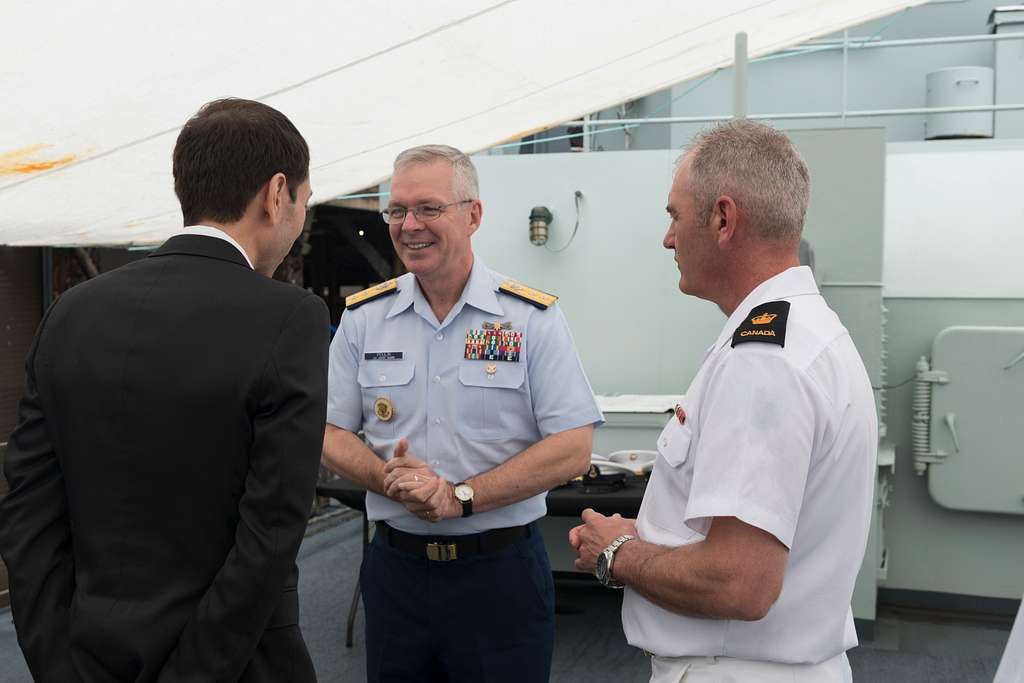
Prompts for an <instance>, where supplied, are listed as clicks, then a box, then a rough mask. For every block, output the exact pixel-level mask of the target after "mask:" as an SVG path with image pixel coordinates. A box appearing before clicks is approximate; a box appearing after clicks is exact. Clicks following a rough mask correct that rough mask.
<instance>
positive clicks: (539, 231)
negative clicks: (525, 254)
mask: <svg viewBox="0 0 1024 683" xmlns="http://www.w3.org/2000/svg"><path fill="white" fill-rule="evenodd" d="M552 220H554V216H552V215H551V212H550V211H548V207H546V206H535V207H533V211H531V212H530V242H532V243H533V245H534V246H536V247H542V246H544V245H545V244H546V243H547V241H548V226H549V225H551V221H552Z"/></svg>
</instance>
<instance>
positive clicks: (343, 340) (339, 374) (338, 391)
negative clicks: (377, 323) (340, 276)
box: [327, 310, 363, 432]
mask: <svg viewBox="0 0 1024 683" xmlns="http://www.w3.org/2000/svg"><path fill="white" fill-rule="evenodd" d="M354 317H355V312H354V311H347V310H346V311H345V312H344V313H342V315H341V323H340V324H339V325H338V331H337V332H336V333H335V335H334V339H333V340H332V341H331V353H330V360H329V365H328V369H327V422H328V423H330V424H332V425H334V426H335V427H340V428H341V429H347V430H348V431H350V432H358V431H359V430H360V429H361V428H362V426H363V394H362V391H360V389H359V381H358V378H359V341H360V340H359V338H358V334H357V330H356V323H355V320H354Z"/></svg>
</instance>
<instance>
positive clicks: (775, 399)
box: [684, 344, 819, 548]
mask: <svg viewBox="0 0 1024 683" xmlns="http://www.w3.org/2000/svg"><path fill="white" fill-rule="evenodd" d="M753 346H754V345H750V346H747V347H744V348H741V349H736V350H734V351H732V352H731V353H730V354H729V356H728V358H726V359H725V360H724V361H723V363H722V365H720V366H719V368H718V370H717V372H716V374H715V376H713V377H712V378H711V379H710V384H709V386H708V389H707V392H706V394H705V400H704V402H703V404H702V405H701V406H700V413H699V415H698V425H699V435H698V438H697V443H696V444H695V449H696V450H695V452H694V469H693V481H692V485H691V489H690V497H689V499H688V502H687V506H686V512H685V520H684V521H685V522H686V524H687V526H689V527H690V528H691V529H693V530H694V531H698V532H700V531H702V530H706V529H707V528H708V524H707V523H708V522H709V521H710V518H713V517H736V518H738V519H740V520H741V521H743V522H745V523H746V524H749V525H751V526H754V527H757V528H759V529H762V530H764V531H767V532H768V533H770V534H772V535H773V536H775V537H776V538H777V539H779V541H780V542H782V543H783V544H784V545H785V546H786V547H787V548H789V547H790V546H791V545H792V543H793V535H794V533H795V532H796V524H797V518H798V517H799V514H800V507H801V505H802V503H803V497H804V487H805V485H806V482H807V473H808V470H809V467H810V462H811V450H812V447H813V444H814V440H815V432H816V426H815V425H816V424H817V423H818V418H819V415H818V414H817V413H818V410H817V409H816V405H818V403H816V400H815V396H814V395H813V388H812V386H811V384H810V382H809V380H808V379H807V378H806V377H805V376H804V374H803V373H802V372H800V370H799V369H797V368H795V367H793V366H792V365H791V364H790V363H789V362H788V361H787V360H786V358H785V357H784V356H783V355H782V349H779V348H777V347H768V345H760V344H759V345H756V346H765V347H768V348H765V349H760V348H753Z"/></svg>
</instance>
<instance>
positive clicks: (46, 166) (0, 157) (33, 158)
mask: <svg viewBox="0 0 1024 683" xmlns="http://www.w3.org/2000/svg"><path fill="white" fill-rule="evenodd" d="M51 146H52V145H44V144H37V145H29V146H28V147H22V148H21V149H15V150H12V151H10V152H3V153H0V175H29V174H32V173H39V172H40V171H49V170H50V169H51V168H58V167H59V166H66V165H67V164H70V163H71V162H72V161H74V160H75V159H77V158H78V157H77V155H74V154H68V155H67V156H63V157H60V158H59V159H40V158H39V152H41V151H43V150H44V149H46V148H47V147H51Z"/></svg>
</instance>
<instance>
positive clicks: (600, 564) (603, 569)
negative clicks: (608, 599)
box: [594, 553, 608, 584]
mask: <svg viewBox="0 0 1024 683" xmlns="http://www.w3.org/2000/svg"><path fill="white" fill-rule="evenodd" d="M594 576H596V577H597V580H598V581H600V582H601V583H603V584H607V583H608V555H607V554H606V553H601V554H600V555H598V556H597V568H596V569H595V570H594Z"/></svg>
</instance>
